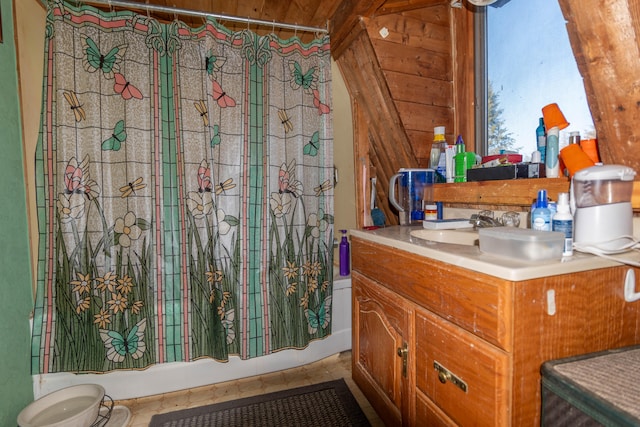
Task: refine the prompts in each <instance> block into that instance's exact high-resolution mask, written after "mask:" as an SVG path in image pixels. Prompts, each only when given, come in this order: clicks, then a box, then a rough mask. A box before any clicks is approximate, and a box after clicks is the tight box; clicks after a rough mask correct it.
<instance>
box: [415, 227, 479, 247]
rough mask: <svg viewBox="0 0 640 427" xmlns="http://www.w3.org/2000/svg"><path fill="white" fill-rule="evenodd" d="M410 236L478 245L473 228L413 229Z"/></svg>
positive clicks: (476, 233)
mask: <svg viewBox="0 0 640 427" xmlns="http://www.w3.org/2000/svg"><path fill="white" fill-rule="evenodd" d="M411 236H413V237H417V238H419V239H424V240H431V241H432V242H440V243H452V244H455V245H467V246H474V245H478V239H479V237H478V231H477V230H474V229H473V228H469V229H457V230H428V229H423V230H414V231H412V232H411Z"/></svg>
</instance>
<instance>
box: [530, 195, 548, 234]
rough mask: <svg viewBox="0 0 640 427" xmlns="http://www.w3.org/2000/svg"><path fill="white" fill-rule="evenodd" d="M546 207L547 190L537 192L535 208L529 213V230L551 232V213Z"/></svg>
mask: <svg viewBox="0 0 640 427" xmlns="http://www.w3.org/2000/svg"><path fill="white" fill-rule="evenodd" d="M548 206H549V205H548V201H547V190H539V191H538V200H537V201H536V208H535V210H534V211H533V212H531V219H532V227H531V228H533V229H534V230H540V231H551V211H550V210H549V207H548Z"/></svg>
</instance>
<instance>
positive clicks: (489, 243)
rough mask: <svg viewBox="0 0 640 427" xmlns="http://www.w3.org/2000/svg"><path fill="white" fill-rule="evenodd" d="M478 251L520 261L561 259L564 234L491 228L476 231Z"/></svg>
mask: <svg viewBox="0 0 640 427" xmlns="http://www.w3.org/2000/svg"><path fill="white" fill-rule="evenodd" d="M478 235H479V236H480V251H481V252H484V253H487V254H491V255H498V256H503V257H507V258H515V259H518V260H522V261H543V260H550V259H557V260H560V259H562V249H563V247H564V233H560V232H557V231H538V230H531V229H528V228H516V227H491V228H480V229H478Z"/></svg>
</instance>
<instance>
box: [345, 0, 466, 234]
mask: <svg viewBox="0 0 640 427" xmlns="http://www.w3.org/2000/svg"><path fill="white" fill-rule="evenodd" d="M386 11H387V12H388V13H383V12H384V11H382V10H379V11H378V15H374V16H372V17H369V18H365V17H362V18H360V20H359V21H358V22H357V25H355V26H354V27H353V29H352V31H351V33H350V34H349V35H346V36H345V39H346V40H348V43H345V44H346V46H340V47H339V48H338V51H337V52H336V50H334V53H333V54H334V57H336V60H337V63H338V65H339V67H340V69H341V72H342V73H343V75H344V77H345V81H346V83H347V86H348V88H349V91H350V94H351V96H352V100H353V111H354V128H355V151H356V152H355V159H356V162H355V163H356V165H355V168H356V174H355V176H356V188H357V191H358V194H359V196H360V197H359V198H358V203H357V211H358V218H357V223H358V225H359V226H366V225H371V223H370V218H368V217H367V213H368V212H369V210H370V199H369V195H370V191H369V188H370V179H371V178H372V177H376V178H377V181H378V185H377V205H378V206H379V207H380V208H381V209H382V210H383V211H384V213H385V215H386V218H387V221H388V223H391V224H397V215H396V212H395V211H394V210H392V208H391V206H390V205H389V203H388V201H387V200H388V191H389V180H390V178H391V177H392V176H393V175H394V174H395V173H396V172H397V171H398V169H400V168H403V167H404V168H416V167H421V168H426V167H429V151H430V149H431V142H432V141H433V129H434V127H436V126H445V128H446V137H447V140H448V141H451V142H453V141H454V140H455V137H456V136H457V135H458V134H462V135H463V138H464V139H465V142H466V143H467V145H468V147H469V149H470V150H473V149H474V139H473V129H474V126H473V125H474V116H473V110H474V105H473V94H474V87H473V44H472V40H473V38H472V37H469V36H470V34H472V31H473V27H472V24H471V23H472V14H471V13H470V12H469V11H468V10H467V9H456V8H452V7H451V6H450V5H449V2H442V1H441V2H437V3H434V4H432V5H427V6H424V7H420V8H417V9H416V8H414V9H411V8H408V7H407V8H406V9H405V10H400V11H397V10H396V9H392V8H390V9H386ZM469 40H471V42H469Z"/></svg>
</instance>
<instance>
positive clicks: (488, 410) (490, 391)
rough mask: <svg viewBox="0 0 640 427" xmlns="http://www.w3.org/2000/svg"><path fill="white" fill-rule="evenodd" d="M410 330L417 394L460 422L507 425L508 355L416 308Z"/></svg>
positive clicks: (466, 423) (460, 423)
mask: <svg viewBox="0 0 640 427" xmlns="http://www.w3.org/2000/svg"><path fill="white" fill-rule="evenodd" d="M415 332H416V341H415V342H416V352H415V353H416V359H415V363H416V387H417V389H418V390H419V391H418V393H419V392H422V393H424V394H425V395H426V396H427V397H428V398H429V400H431V401H432V402H433V403H434V404H435V405H436V406H437V407H438V408H440V409H441V410H442V412H443V413H444V414H446V415H447V417H449V418H451V419H452V420H453V421H455V422H456V423H457V424H459V425H462V426H465V425H474V426H479V425H482V426H485V425H486V426H504V425H508V423H509V416H510V414H509V402H510V398H509V396H510V394H509V390H510V388H509V384H510V376H511V375H510V372H511V362H510V360H511V359H510V357H509V355H508V354H507V353H505V352H504V351H502V350H500V349H499V348H497V347H495V346H493V345H491V344H489V343H487V342H486V341H484V340H482V339H479V338H478V337H476V336H474V335H473V334H470V333H469V332H467V331H465V330H464V329H461V328H460V327H458V326H456V325H453V324H451V323H450V322H447V321H446V320H444V319H442V318H441V317H439V316H437V315H435V314H433V313H431V312H429V311H427V310H417V311H416V316H415ZM435 366H438V369H440V371H439V370H437V369H436V367H435ZM440 372H443V373H442V374H441V373H440ZM445 372H446V373H449V376H447V375H446V374H445ZM417 406H418V407H419V405H417ZM416 415H417V416H419V414H418V413H417V414H416ZM417 421H418V424H420V421H421V420H417Z"/></svg>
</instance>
